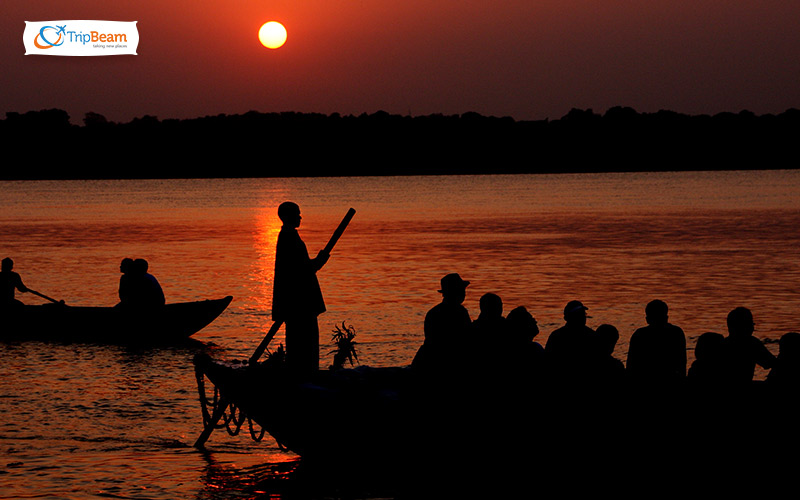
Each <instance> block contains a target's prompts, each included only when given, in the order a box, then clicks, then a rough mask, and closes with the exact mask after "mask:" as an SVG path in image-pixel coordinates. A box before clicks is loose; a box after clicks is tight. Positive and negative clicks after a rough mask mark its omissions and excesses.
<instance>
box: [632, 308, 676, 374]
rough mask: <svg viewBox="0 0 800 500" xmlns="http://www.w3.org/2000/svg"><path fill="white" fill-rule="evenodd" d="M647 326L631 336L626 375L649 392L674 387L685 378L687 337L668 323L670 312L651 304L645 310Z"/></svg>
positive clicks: (667, 309)
mask: <svg viewBox="0 0 800 500" xmlns="http://www.w3.org/2000/svg"><path fill="white" fill-rule="evenodd" d="M644 313H645V320H646V321H647V326H644V327H642V328H639V329H637V330H636V331H635V332H633V335H631V340H630V346H629V347H628V363H627V367H626V374H627V375H628V377H629V379H630V380H631V381H633V382H635V383H641V384H645V385H646V386H647V389H648V390H649V389H651V388H652V387H653V385H654V384H657V385H659V386H662V387H663V386H664V385H665V384H666V385H675V384H678V383H680V382H682V381H683V380H684V379H685V378H686V335H685V334H684V333H683V330H682V329H681V328H680V327H678V326H675V325H673V324H672V323H670V322H669V308H668V307H667V304H666V303H665V302H664V301H662V300H658V299H656V300H652V301H650V302H649V303H648V304H647V306H645V308H644Z"/></svg>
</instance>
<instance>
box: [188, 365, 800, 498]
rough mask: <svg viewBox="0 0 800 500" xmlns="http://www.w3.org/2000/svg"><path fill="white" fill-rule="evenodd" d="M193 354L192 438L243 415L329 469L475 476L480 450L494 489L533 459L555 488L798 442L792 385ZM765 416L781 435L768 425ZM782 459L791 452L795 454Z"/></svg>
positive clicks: (649, 475)
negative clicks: (642, 385)
mask: <svg viewBox="0 0 800 500" xmlns="http://www.w3.org/2000/svg"><path fill="white" fill-rule="evenodd" d="M194 364H195V372H196V375H197V383H198V389H199V391H200V400H201V402H202V403H203V405H202V406H203V413H204V427H205V429H204V432H203V434H201V436H200V438H199V439H198V441H197V443H195V445H196V446H202V445H203V444H204V443H205V441H206V440H207V439H208V437H209V436H210V434H211V432H212V431H213V430H214V429H221V428H225V427H227V428H228V432H230V433H231V434H235V433H238V430H239V428H240V427H242V426H244V425H248V426H249V427H250V431H251V434H252V435H253V437H254V439H256V440H260V437H261V436H262V435H263V434H259V427H260V428H261V431H260V432H266V433H268V434H270V435H271V436H272V437H273V438H274V439H275V441H276V442H277V443H278V444H279V445H280V446H281V447H283V448H284V449H286V450H288V451H291V452H294V453H296V454H298V455H300V456H301V457H302V458H303V459H304V460H305V459H310V460H311V461H312V462H315V463H324V464H326V465H325V468H326V469H327V468H329V467H338V468H339V469H337V470H341V469H342V468H345V469H353V468H362V469H364V470H369V471H370V473H374V472H375V471H376V470H377V471H387V470H391V471H393V472H397V473H398V474H397V475H398V476H400V477H401V480H405V479H406V478H408V477H412V476H413V477H416V478H418V479H419V478H423V479H426V478H430V477H432V476H435V477H436V478H438V479H440V480H441V479H442V478H452V477H458V478H459V479H458V480H459V481H463V479H464V477H465V475H466V476H470V475H471V474H474V479H475V480H479V479H480V478H484V479H485V478H487V476H486V468H485V465H486V463H485V462H483V461H481V460H482V459H483V458H484V457H490V459H491V461H492V462H491V463H492V464H494V463H497V464H499V466H500V467H499V469H497V470H495V471H494V472H492V474H494V476H492V477H491V478H489V480H490V481H491V487H492V488H494V486H495V485H496V482H495V479H497V478H499V477H502V478H503V479H502V480H503V481H507V482H508V483H507V484H512V483H513V482H514V481H516V480H519V478H520V477H523V478H528V477H529V476H530V474H531V471H536V485H537V487H543V486H545V482H547V486H548V487H553V488H562V487H563V486H564V485H569V484H571V483H574V480H575V477H576V475H578V476H580V477H583V478H584V479H586V480H587V481H586V482H585V483H583V486H585V487H587V488H595V487H597V486H598V485H599V484H606V483H605V481H606V479H607V478H608V477H610V476H611V475H613V474H616V473H618V471H619V470H630V471H633V472H632V474H634V475H637V474H639V475H641V481H643V482H649V481H659V482H661V481H664V480H665V478H667V477H672V476H674V475H676V474H678V475H679V474H683V473H685V472H684V471H685V470H705V471H709V472H710V471H714V472H715V473H722V474H728V473H730V471H732V470H738V467H740V466H742V465H743V464H747V466H748V467H750V466H751V465H752V464H751V463H750V460H749V458H748V457H751V456H753V455H754V454H755V452H756V451H759V452H764V451H765V450H768V451H769V452H768V453H767V456H769V454H770V453H776V454H777V453H778V451H779V449H781V448H783V447H784V446H787V444H790V445H791V446H795V445H799V444H800V429H796V427H797V426H796V422H797V418H798V417H799V416H800V411H798V410H799V409H798V405H797V402H796V398H794V397H791V398H786V396H787V393H786V392H785V391H784V390H783V389H775V388H770V387H769V386H768V385H765V384H764V383H763V382H762V383H756V384H754V385H753V386H751V387H749V388H747V389H744V390H742V391H738V390H737V391H731V392H724V391H723V392H717V391H715V390H711V391H708V390H707V388H703V387H691V386H688V385H687V386H686V387H684V388H682V389H680V390H677V391H675V392H662V393H659V391H658V390H657V389H655V388H653V390H652V391H649V392H647V393H645V394H637V392H636V390H631V389H629V388H626V387H623V386H619V387H614V388H613V390H612V391H603V390H598V388H596V387H593V388H592V389H591V390H587V391H568V390H567V391H565V390H564V389H565V388H564V387H563V386H560V385H557V384H554V385H552V386H551V387H549V388H548V387H547V386H545V385H537V384H534V385H531V384H528V382H525V384H518V383H517V384H515V383H509V382H508V381H505V382H504V381H503V380H502V379H499V378H495V379H492V378H491V377H488V378H487V377H485V376H484V375H485V373H480V370H479V369H475V367H472V369H471V370H470V369H467V370H465V371H464V372H463V373H461V374H453V376H451V377H445V378H440V379H437V380H435V381H431V380H423V379H419V378H418V375H417V374H414V372H413V370H412V369H410V368H408V367H391V368H369V367H363V366H362V367H358V368H352V369H343V370H337V371H319V372H318V373H317V375H316V376H314V377H312V378H310V379H306V380H296V379H293V378H292V377H291V376H289V375H288V374H287V373H286V372H285V371H284V370H283V369H282V366H281V365H280V363H274V364H273V363H271V359H267V360H266V361H265V362H263V363H257V364H250V363H248V362H235V361H218V360H213V359H212V358H210V357H209V356H208V355H207V354H205V353H201V354H199V355H197V356H196V357H195V360H194ZM206 380H208V381H210V382H211V383H212V384H213V385H214V396H213V397H210V396H209V394H207V390H208V387H206V382H205V381H206ZM789 394H792V395H794V394H796V392H795V390H794V389H792V390H791V391H790V392H789ZM768 425H769V426H774V430H773V431H772V432H773V433H774V434H776V436H777V440H776V439H772V438H771V437H770V436H768V435H767V434H766V433H765V429H767V426H768ZM697 446H699V447H700V449H699V450H695V447H697ZM678 456H680V457H682V458H681V459H676V458H675V457H678ZM732 460H733V461H736V463H735V464H733V465H731V461H732ZM764 465H765V466H766V465H768V466H769V467H771V468H772V467H776V464H775V463H774V462H769V464H766V463H765V464H764ZM787 465H790V466H791V467H793V468H794V467H796V466H797V465H800V464H799V463H798V461H797V460H796V459H794V458H793V459H792V460H791V462H789V463H787ZM729 467H730V468H729ZM734 476H735V474H734ZM588 478H591V480H589V479H588ZM598 481H599V483H598ZM422 482H424V481H422ZM444 482H445V483H447V484H451V483H450V482H449V481H448V480H447V479H445V481H444ZM467 484H468V485H469V486H470V487H471V486H472V485H473V484H474V483H467ZM573 486H574V484H573ZM578 486H580V485H578ZM571 487H572V486H571Z"/></svg>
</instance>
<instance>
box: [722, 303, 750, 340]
mask: <svg viewBox="0 0 800 500" xmlns="http://www.w3.org/2000/svg"><path fill="white" fill-rule="evenodd" d="M755 327H756V324H755V323H754V322H753V313H751V312H750V309H748V308H746V307H737V308H736V309H734V310H733V311H731V312H729V313H728V333H729V334H730V335H731V336H732V337H747V336H750V335H752V334H753V331H755Z"/></svg>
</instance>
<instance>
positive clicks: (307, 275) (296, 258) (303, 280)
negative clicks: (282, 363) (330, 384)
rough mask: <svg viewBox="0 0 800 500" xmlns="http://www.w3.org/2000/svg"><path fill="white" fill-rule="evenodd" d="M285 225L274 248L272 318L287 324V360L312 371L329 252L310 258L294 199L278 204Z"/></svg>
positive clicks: (307, 372) (316, 359)
mask: <svg viewBox="0 0 800 500" xmlns="http://www.w3.org/2000/svg"><path fill="white" fill-rule="evenodd" d="M278 217H279V218H280V219H281V222H283V227H281V231H280V233H279V234H278V243H277V246H276V249H275V281H274V288H273V293H272V319H273V320H274V321H283V322H284V324H285V325H286V364H287V367H288V368H289V369H290V370H291V371H292V372H294V373H295V374H297V375H301V376H307V375H311V374H313V373H314V372H316V371H317V370H318V369H319V324H318V323H317V316H319V315H320V314H322V313H323V312H325V301H324V300H323V298H322V290H321V289H320V286H319V281H318V280H317V271H319V270H320V269H321V268H322V266H324V265H325V263H326V262H327V261H328V258H329V257H330V255H329V254H328V253H327V252H325V251H324V250H322V251H320V252H319V254H317V256H316V257H315V258H313V259H312V258H310V257H309V255H308V249H307V248H306V244H305V243H304V242H303V240H302V239H301V238H300V235H299V234H298V233H297V228H298V227H299V226H300V221H301V219H302V217H300V207H299V206H298V205H297V204H296V203H293V202H291V201H287V202H284V203H282V204H281V205H280V206H279V207H278Z"/></svg>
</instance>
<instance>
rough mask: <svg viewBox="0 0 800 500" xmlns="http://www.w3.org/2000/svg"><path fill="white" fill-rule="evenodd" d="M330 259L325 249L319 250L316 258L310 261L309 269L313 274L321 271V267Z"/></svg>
mask: <svg viewBox="0 0 800 500" xmlns="http://www.w3.org/2000/svg"><path fill="white" fill-rule="evenodd" d="M330 258H331V254H329V253H328V252H326V251H325V249H322V250H320V251H319V253H318V254H317V256H316V257H314V258H313V259H311V267H313V268H314V272H317V271H319V270H320V269H322V266H324V265H325V264H326V263H327V262H328V259H330Z"/></svg>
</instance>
